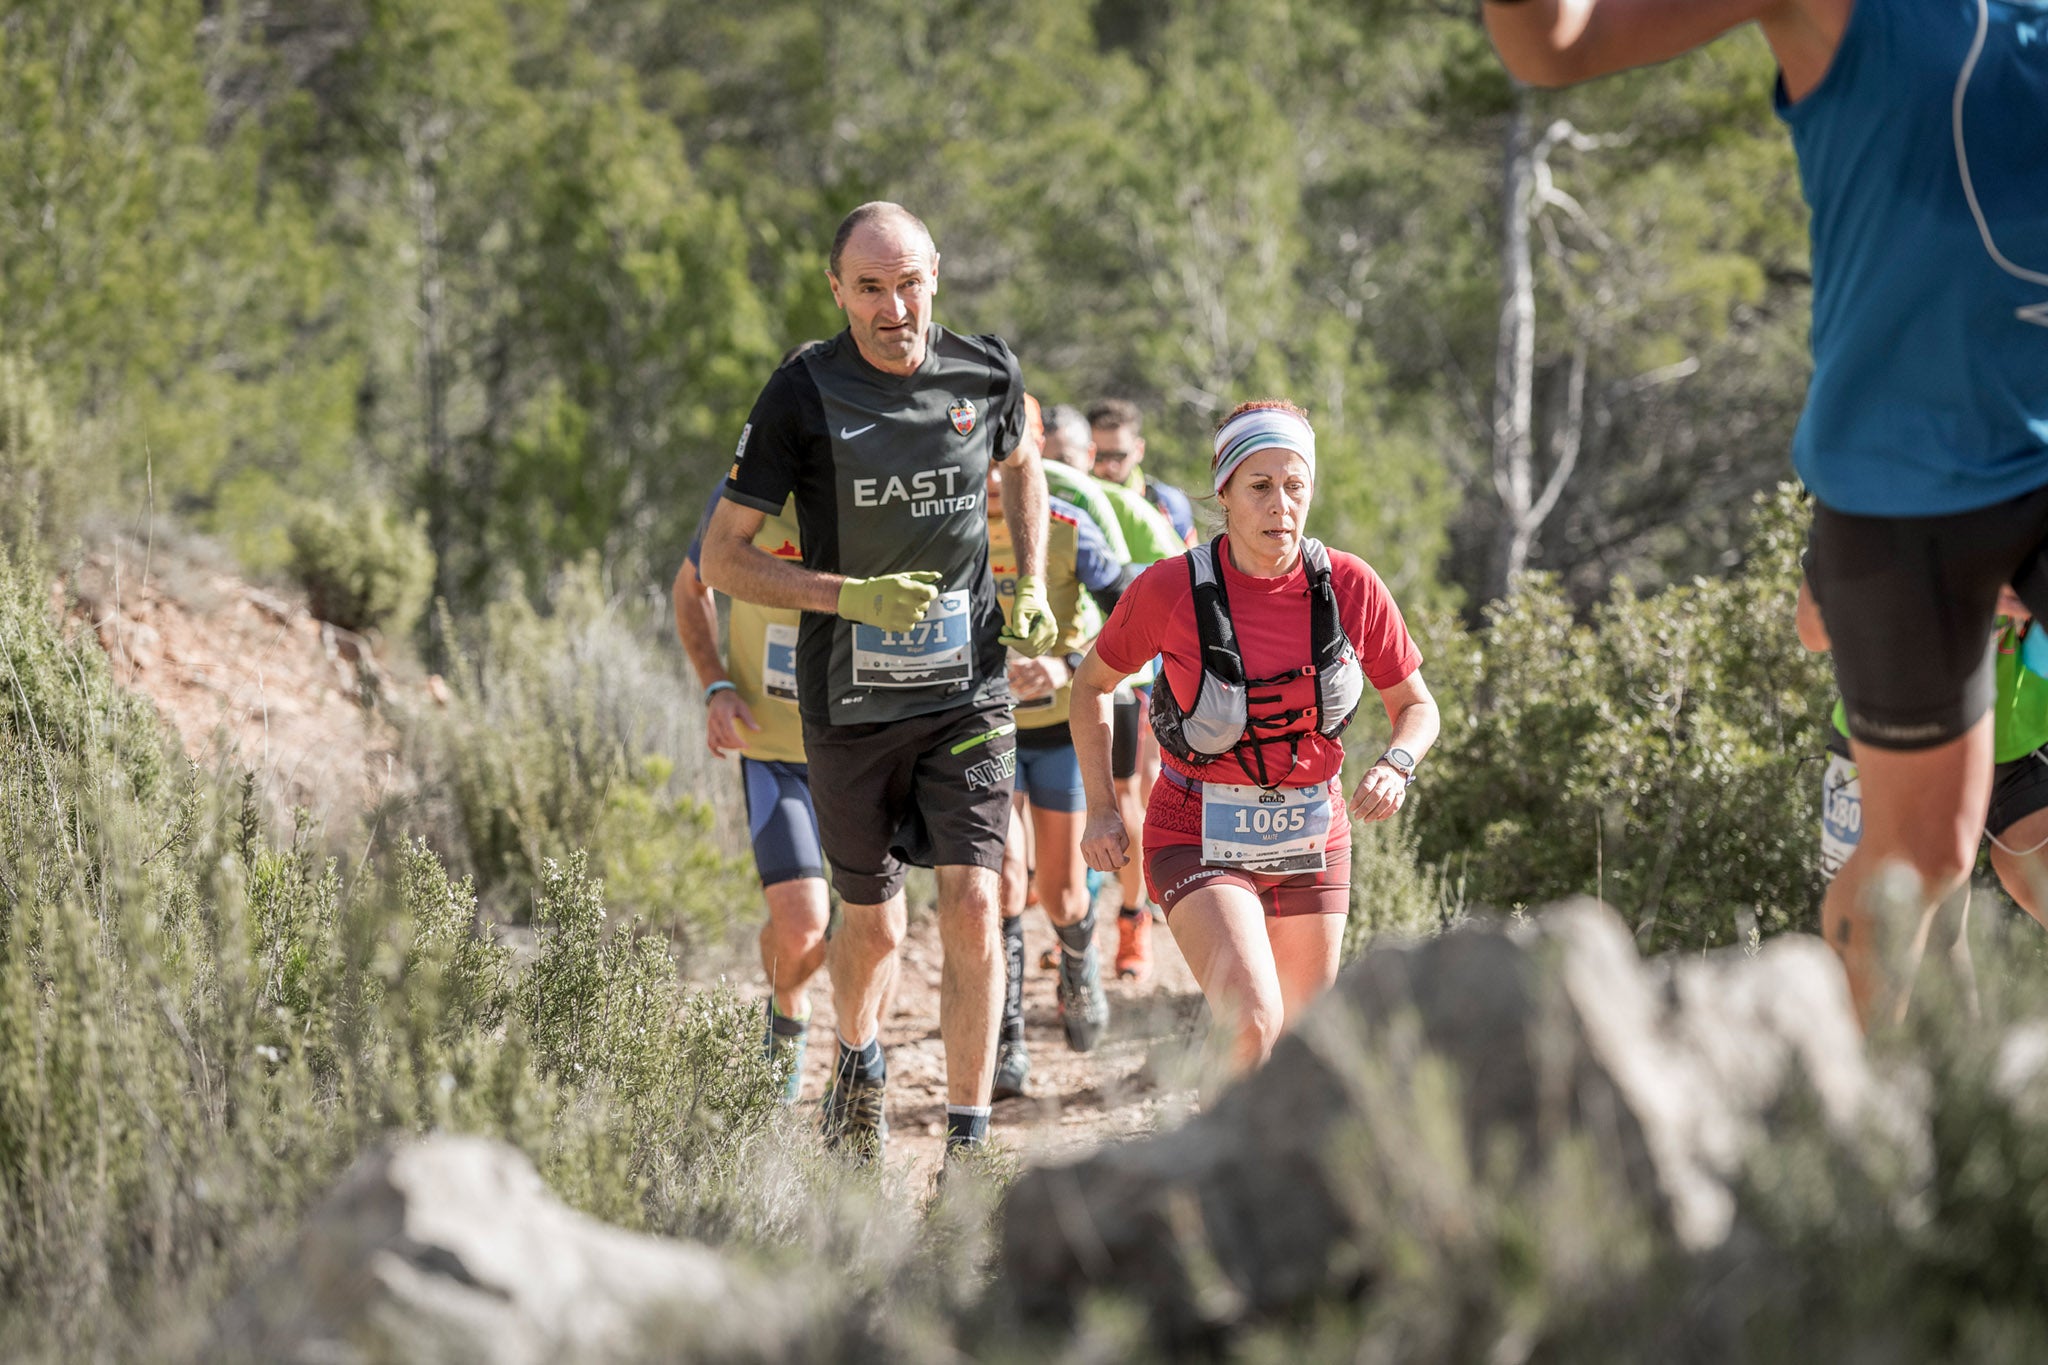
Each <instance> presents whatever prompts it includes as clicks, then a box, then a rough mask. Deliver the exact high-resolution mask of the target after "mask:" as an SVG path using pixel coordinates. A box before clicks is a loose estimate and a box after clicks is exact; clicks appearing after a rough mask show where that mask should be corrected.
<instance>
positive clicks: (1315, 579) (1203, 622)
mask: <svg viewBox="0 0 2048 1365" xmlns="http://www.w3.org/2000/svg"><path fill="white" fill-rule="evenodd" d="M1222 554H1223V537H1222V536H1218V537H1216V539H1215V540H1213V541H1211V542H1210V543H1209V544H1207V545H1197V546H1196V547H1195V548H1194V549H1192V550H1189V551H1188V552H1187V554H1186V556H1185V558H1186V559H1187V562H1188V578H1189V581H1190V582H1191V583H1192V584H1193V586H1194V607H1195V630H1196V633H1197V635H1198V636H1199V638H1200V640H1201V646H1202V672H1201V675H1200V677H1199V678H1198V679H1197V681H1196V683H1195V696H1194V700H1193V701H1191V702H1190V703H1189V704H1188V705H1187V707H1186V708H1182V706H1181V705H1180V701H1179V699H1178V698H1176V697H1175V696H1174V695H1173V687H1172V685H1171V683H1169V682H1168V680H1167V679H1166V678H1165V677H1164V676H1162V677H1161V678H1160V680H1159V685H1158V686H1157V687H1154V688H1153V689H1152V707H1151V710H1152V733H1153V734H1155V735H1157V736H1158V738H1159V747H1160V748H1161V749H1163V750H1165V751H1166V752H1167V753H1169V754H1172V755H1173V756H1174V757H1175V758H1177V759H1179V760H1181V761H1182V762H1183V763H1189V764H1203V763H1212V762H1214V761H1215V760H1217V759H1219V758H1223V757H1226V756H1227V755H1229V754H1232V753H1238V752H1240V751H1242V752H1243V754H1244V755H1245V766H1246V769H1247V771H1256V772H1257V773H1258V775H1259V779H1260V780H1259V785H1260V786H1262V787H1267V788H1269V789H1270V788H1272V787H1276V786H1278V785H1279V784H1280V783H1281V782H1282V781H1284V780H1285V779H1286V777H1287V774H1288V773H1289V772H1292V771H1293V770H1294V763H1295V757H1296V754H1297V752H1298V750H1299V748H1300V744H1301V738H1302V735H1303V734H1306V733H1308V731H1305V730H1295V731H1293V732H1292V733H1288V731H1289V730H1290V727H1292V726H1294V725H1295V724H1296V723H1297V722H1300V721H1303V720H1312V721H1313V722H1314V725H1313V730H1314V732H1315V733H1317V734H1321V735H1324V736H1327V737H1328V738H1331V739H1335V738H1336V737H1337V736H1338V735H1340V734H1342V733H1343V732H1344V727H1345V726H1347V725H1349V724H1350V723H1351V717H1352V716H1353V715H1355V714H1356V713H1357V711H1358V702H1359V699H1360V698H1361V697H1363V696H1364V695H1365V671H1364V670H1363V669H1362V668H1360V667H1359V664H1358V651H1357V650H1356V649H1354V648H1353V647H1352V644H1351V637H1350V636H1349V635H1346V634H1345V633H1344V625H1343V622H1341V621H1340V620H1339V619H1338V617H1337V593H1336V590H1335V589H1334V588H1332V587H1331V586H1330V552H1329V551H1328V550H1326V549H1324V548H1323V543H1322V542H1321V541H1320V540H1316V539H1314V538H1313V537H1307V536H1305V537H1303V538H1302V542H1301V558H1302V563H1303V565H1304V566H1305V567H1306V568H1307V570H1308V603H1309V606H1308V619H1309V644H1310V650H1309V657H1310V662H1309V663H1308V664H1306V665H1305V666H1303V667H1301V668H1296V669H1292V670H1289V671H1288V672H1285V673H1282V674H1280V675H1279V676H1277V677H1272V678H1247V677H1245V675H1244V657H1243V656H1242V655H1241V654H1239V653H1238V651H1237V632H1236V630H1235V629H1233V628H1232V626H1231V624H1230V598H1229V596H1228V595H1227V594H1226V593H1225V592H1224V590H1223V575H1222V573H1221V571H1220V569H1219V567H1218V565H1217V557H1218V556H1220V555H1222ZM1303 676H1310V677H1313V678H1314V679H1315V680H1316V700H1315V705H1314V707H1312V708H1309V707H1304V708H1301V709H1299V710H1291V711H1280V712H1276V713H1275V714H1272V715H1268V716H1262V717H1256V718H1255V717H1253V716H1252V714H1251V703H1252V702H1253V701H1255V700H1256V701H1274V700H1277V694H1275V695H1269V696H1265V697H1254V696H1253V695H1252V693H1253V692H1254V690H1256V689H1259V688H1267V687H1279V686H1281V685H1282V684H1284V683H1288V682H1292V681H1293V680H1294V679H1296V678H1299V677H1303ZM1282 739H1285V740H1286V741H1287V770H1286V771H1285V772H1282V773H1281V774H1280V775H1279V776H1278V777H1275V778H1273V779H1272V781H1270V782H1268V781H1266V780H1265V779H1266V777H1267V772H1266V761H1265V748H1264V746H1265V745H1267V744H1273V743H1278V742H1279V741H1280V740H1282Z"/></svg>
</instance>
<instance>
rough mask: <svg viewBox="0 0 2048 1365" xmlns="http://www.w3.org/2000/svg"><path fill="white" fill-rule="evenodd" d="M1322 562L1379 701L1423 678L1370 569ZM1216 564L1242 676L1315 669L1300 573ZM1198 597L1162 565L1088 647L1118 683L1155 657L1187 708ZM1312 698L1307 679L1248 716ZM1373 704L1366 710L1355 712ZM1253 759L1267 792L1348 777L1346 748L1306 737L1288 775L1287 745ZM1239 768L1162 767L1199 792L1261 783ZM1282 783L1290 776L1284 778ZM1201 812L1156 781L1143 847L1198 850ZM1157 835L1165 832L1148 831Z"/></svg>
mask: <svg viewBox="0 0 2048 1365" xmlns="http://www.w3.org/2000/svg"><path fill="white" fill-rule="evenodd" d="M1329 553H1330V585H1331V587H1332V588H1333V589H1334V590H1335V592H1336V594H1337V615H1338V619H1339V620H1340V621H1342V622H1343V625H1344V633H1345V634H1347V635H1349V636H1350V637H1351V645H1352V648H1354V649H1356V650H1357V651H1358V662H1359V666H1360V667H1362V668H1363V669H1364V670H1365V676H1366V680H1367V681H1368V682H1370V683H1371V684H1372V685H1373V686H1374V687H1375V688H1378V689H1380V690H1382V691H1384V690H1385V689H1387V688H1389V687H1393V686H1395V685H1396V684H1398V683H1400V682H1402V681H1404V680H1406V679H1407V677H1408V675H1409V674H1411V673H1413V672H1414V671H1415V670H1416V669H1417V668H1420V667H1421V666H1422V653H1421V651H1420V650H1418V649H1416V647H1415V641H1414V640H1412V639H1411V638H1409V635H1408V625H1407V623H1406V622H1405V621H1403V620H1402V619H1401V609H1400V608H1399V607H1397V606H1395V605H1394V598H1393V595H1392V594H1391V593H1389V592H1388V591H1387V585H1386V584H1385V583H1382V582H1381V581H1380V576H1379V575H1378V574H1376V573H1374V572H1373V571H1372V566H1371V565H1369V564H1367V563H1366V562H1365V561H1364V560H1362V559H1360V558H1359V557H1358V556H1357V555H1351V554H1345V553H1344V552H1343V551H1341V550H1331V551H1330V552H1329ZM1221 562H1222V574H1223V589H1224V592H1225V593H1226V594H1227V595H1228V596H1229V599H1230V622H1231V625H1232V626H1233V627H1234V628H1235V629H1236V631H1237V647H1238V651H1239V653H1240V654H1241V655H1242V656H1243V658H1244V671H1245V676H1246V677H1248V678H1271V677H1275V676H1277V675H1279V674H1281V673H1283V672H1286V671H1288V670H1291V669H1299V668H1301V667H1302V666H1303V665H1305V664H1308V663H1309V662H1311V659H1312V652H1311V640H1310V630H1309V601H1308V570H1307V567H1306V566H1305V565H1303V564H1300V563H1297V564H1296V565H1295V566H1294V571H1293V572H1292V573H1289V574H1285V575H1283V576H1282V577H1279V578H1253V577H1250V576H1248V575H1246V574H1243V573H1241V572H1239V571H1238V570H1237V569H1236V568H1235V567H1234V566H1233V565H1232V564H1231V562H1230V556H1229V555H1228V554H1227V553H1226V554H1224V555H1223V556H1222V557H1221ZM1193 597H1194V584H1193V583H1192V582H1191V581H1190V580H1189V576H1188V566H1187V561H1186V559H1185V557H1183V556H1179V555H1176V556H1175V557H1173V558H1172V559H1162V560H1160V561H1159V562H1158V563H1156V564H1154V565H1152V566H1151V567H1150V568H1148V569H1146V570H1145V572H1144V573H1142V574H1140V575H1139V576H1138V580H1137V581H1136V582H1135V583H1133V584H1131V586H1130V587H1129V588H1128V589H1126V590H1125V592H1124V595H1123V597H1122V598H1120V599H1119V600H1118V602H1117V604H1116V611H1115V612H1113V613H1112V614H1111V615H1110V618H1109V624H1108V625H1106V626H1104V627H1103V628H1102V633H1101V634H1100V635H1098V636H1096V637H1095V652H1096V653H1097V654H1099V655H1101V656H1102V661H1103V662H1104V663H1106V664H1108V665H1109V666H1110V667H1111V668H1114V669H1115V670H1117V671H1118V672H1119V673H1134V672H1136V671H1137V670H1138V668H1139V667H1140V666H1141V665H1142V664H1144V662H1145V661H1146V660H1147V659H1150V658H1151V657H1153V656H1154V655H1155V654H1156V655H1160V656H1162V658H1163V661H1164V665H1165V668H1164V677H1162V678H1161V680H1160V682H1159V683H1158V684H1157V685H1158V686H1163V687H1171V688H1172V689H1173V695H1174V698H1175V699H1176V700H1178V701H1181V702H1182V703H1183V704H1185V703H1186V702H1187V701H1188V699H1190V698H1192V697H1193V696H1194V695H1195V688H1196V686H1197V685H1198V684H1199V682H1200V680H1201V640H1200V636H1199V635H1198V634H1197V632H1196V630H1195V612H1194V604H1193V600H1192V599H1193ZM1315 686H1316V685H1315V679H1314V678H1313V677H1296V678H1293V679H1291V680H1289V681H1288V682H1286V683H1283V684H1281V685H1280V686H1279V687H1278V688H1277V689H1276V688H1270V687H1261V688H1254V689H1253V695H1254V696H1256V697H1259V698H1266V699H1268V700H1265V701H1264V702H1258V701H1254V702H1252V703H1251V707H1250V709H1251V714H1252V715H1253V716H1265V715H1272V714H1274V713H1276V712H1279V711H1286V710H1299V709H1301V708H1303V707H1307V706H1313V705H1314V704H1315ZM1369 702H1370V699H1369V698H1368V699H1367V701H1366V702H1365V703H1361V704H1369ZM1260 747H1261V750H1262V751H1263V755H1264V758H1265V762H1266V770H1267V771H1266V783H1265V785H1269V786H1270V785H1273V784H1274V779H1275V778H1276V777H1277V778H1279V784H1278V785H1281V786H1286V787H1312V786H1316V785H1318V784H1320V783H1326V782H1328V781H1329V780H1330V779H1331V778H1333V777H1335V776H1337V774H1338V773H1339V772H1340V771H1341V770H1342V768H1343V766H1344V746H1343V744H1342V743H1341V742H1340V741H1338V740H1334V739H1330V738H1327V737H1325V736H1323V735H1321V734H1317V733H1315V732H1313V731H1311V732H1310V733H1308V734H1306V735H1303V736H1301V737H1300V739H1299V743H1298V746H1297V748H1296V750H1295V758H1294V766H1293V768H1292V769H1289V768H1288V765H1287V750H1288V741H1287V740H1284V739H1283V740H1267V741H1265V742H1264V743H1263V744H1262V745H1261V746H1260ZM1244 758H1245V755H1244V754H1243V753H1242V752H1241V751H1240V752H1236V753H1230V754H1226V755H1224V756H1223V757H1222V758H1219V759H1215V760H1213V761H1211V762H1209V763H1204V764H1199V765H1198V764H1191V763H1183V762H1182V761H1180V760H1179V759H1177V758H1175V757H1174V756H1173V755H1171V754H1164V755H1161V759H1162V761H1163V762H1164V763H1165V764H1166V766H1167V767H1169V768H1172V769H1173V770H1174V771H1176V772H1178V773H1180V774H1182V775H1183V776H1185V777H1189V778H1193V779H1195V780H1196V781H1197V782H1198V783H1199V782H1201V781H1209V782H1230V783H1256V782H1258V780H1259V779H1258V776H1257V764H1256V762H1254V763H1252V764H1249V765H1248V764H1246V763H1245V761H1244ZM1282 772H1285V773H1286V776H1284V777H1281V776H1280V774H1281V773H1282ZM1190 797H1192V800H1190V799H1189V798H1190ZM1340 797H1341V793H1340ZM1200 811H1201V801H1200V793H1199V791H1196V792H1193V793H1190V792H1188V791H1187V790H1185V789H1183V788H1180V787H1177V786H1175V785H1174V784H1173V783H1172V782H1171V781H1169V780H1166V779H1164V778H1162V779H1161V780H1160V782H1159V783H1158V784H1157V785H1155V786H1154V787H1153V790H1152V803H1151V809H1150V810H1148V811H1147V813H1146V819H1145V826H1146V828H1145V843H1146V846H1147V847H1155V846H1160V845H1165V844H1176V843H1199V842H1201V824H1200ZM1155 823H1157V824H1159V825H1160V826H1161V827H1160V828H1159V829H1156V830H1155V828H1154V825H1155ZM1339 828H1340V829H1341V830H1342V831H1343V834H1342V835H1341V836H1339V835H1338V834H1337V833H1336V832H1335V831H1333V832H1332V840H1331V842H1332V845H1333V846H1334V845H1335V844H1336V843H1337V842H1338V839H1339V838H1340V837H1341V838H1343V839H1344V840H1345V841H1347V842H1348V839H1349V833H1350V826H1349V822H1346V821H1340V822H1339ZM1157 835H1165V836H1167V837H1164V838H1160V837H1155V836H1157ZM1175 835H1183V836H1185V837H1173V836H1175Z"/></svg>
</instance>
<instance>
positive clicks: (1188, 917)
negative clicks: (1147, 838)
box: [1166, 884, 1286, 1073]
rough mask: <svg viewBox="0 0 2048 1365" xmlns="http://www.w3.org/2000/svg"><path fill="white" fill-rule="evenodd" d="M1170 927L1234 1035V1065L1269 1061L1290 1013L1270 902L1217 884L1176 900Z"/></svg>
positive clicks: (1208, 997)
mask: <svg viewBox="0 0 2048 1365" xmlns="http://www.w3.org/2000/svg"><path fill="white" fill-rule="evenodd" d="M1166 927H1167V928H1169V929H1171V930H1173V941H1174V942H1175V943H1177V944H1179V945H1180V951H1181V956H1182V957H1184V958H1186V959H1187V963H1188V970H1190V971H1192V972H1193V973H1194V974H1195V980H1197V981H1199V982H1200V983H1201V984H1202V996H1203V998H1204V999H1206V1000H1207V1001H1208V1002H1209V1008H1210V1010H1211V1011H1212V1012H1213V1013H1214V1014H1215V1016H1216V1020H1217V1023H1218V1024H1219V1025H1220V1026H1221V1027H1223V1028H1225V1029H1228V1030H1229V1031H1230V1033H1231V1035H1232V1046H1231V1053H1230V1060H1231V1066H1232V1069H1233V1070H1235V1071H1237V1072H1239V1073H1243V1072H1246V1071H1250V1070H1251V1069H1252V1068H1253V1067H1256V1066H1258V1065H1259V1064H1260V1063H1262V1062H1264V1061H1265V1060H1266V1058H1267V1057H1268V1056H1269V1055H1270V1054H1271V1053H1272V1051H1273V1044H1274V1042H1275V1041H1276V1040H1277V1039H1278V1038H1279V1037H1280V1028H1281V1024H1282V1022H1283V1020H1285V1018H1286V1003H1285V1001H1284V999H1283V997H1282V996H1281V992H1280V974H1279V971H1278V969H1277V968H1276V967H1275V966H1274V963H1273V944H1272V941H1271V939H1270V938H1269V937H1268V936H1267V932H1266V908H1265V906H1263V905H1261V904H1260V903H1259V898H1258V897H1257V896H1255V895H1253V894H1252V893H1251V892H1249V891H1247V890H1245V889H1244V888H1243V887H1241V886H1229V885H1216V884H1211V885H1208V886H1204V887H1200V888H1198V889H1196V890H1193V891H1190V892H1188V893H1187V894H1186V895H1184V896H1182V897H1181V898H1180V899H1179V900H1177V901H1175V902H1174V906H1173V913H1172V914H1171V915H1169V916H1168V917H1167V921H1166Z"/></svg>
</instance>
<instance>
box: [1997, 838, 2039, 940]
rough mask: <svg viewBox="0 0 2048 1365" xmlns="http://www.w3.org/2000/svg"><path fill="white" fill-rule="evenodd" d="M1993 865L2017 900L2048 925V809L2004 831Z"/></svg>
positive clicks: (2009, 892)
mask: <svg viewBox="0 0 2048 1365" xmlns="http://www.w3.org/2000/svg"><path fill="white" fill-rule="evenodd" d="M1991 866H1992V868H1993V869H1994V870H1995V871H1996V872H1997V873H1998V880H1999V882H2000V884H2001V885H2003V886H2004V887H2005V894H2006V895H2008V896H2011V897H2012V899H2013V904H2015V905H2017V906H2019V908H2020V909H2022V910H2024V911H2026V912H2027V913H2028V914H2030V915H2032V916H2033V917H2034V918H2035V919H2036V920H2039V921H2040V922H2041V923H2042V924H2044V925H2048V810H2037V811H2035V812H2034V813H2033V814H2032V815H2029V816H2026V817H2024V818H2022V819H2020V820H2019V821H2017V822H2015V823H2014V825H2013V826H2012V828H2010V829H2008V830H2006V831H2004V832H2003V833H2001V834H2000V835H1999V836H1998V842H1997V843H1994V844H1993V845H1992V846H1991Z"/></svg>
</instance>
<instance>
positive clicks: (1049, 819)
mask: <svg viewBox="0 0 2048 1365" xmlns="http://www.w3.org/2000/svg"><path fill="white" fill-rule="evenodd" d="M1087 819H1088V817H1087V815H1086V813H1085V812H1082V811H1078V810H1075V811H1065V810H1040V809H1039V808H1038V807H1037V806H1033V807H1032V808H1031V825H1032V829H1033V832H1034V834H1035V835H1036V839H1035V842H1036V844H1037V846H1038V900H1039V903H1040V904H1041V905H1043V906H1044V907H1045V914H1046V918H1047V919H1050V920H1051V921H1052V922H1053V923H1054V924H1079V923H1080V922H1081V921H1082V920H1083V919H1086V918H1087V916H1088V864H1086V863H1084V862H1082V861H1081V826H1082V825H1084V824H1086V823H1087ZM1137 861H1138V860H1137V859H1136V858H1133V859H1131V863H1132V864H1133V865H1135V864H1136V863H1137Z"/></svg>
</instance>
